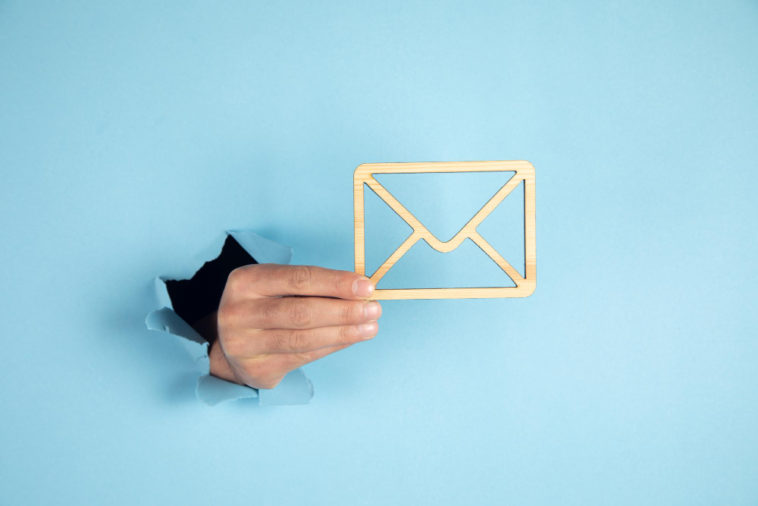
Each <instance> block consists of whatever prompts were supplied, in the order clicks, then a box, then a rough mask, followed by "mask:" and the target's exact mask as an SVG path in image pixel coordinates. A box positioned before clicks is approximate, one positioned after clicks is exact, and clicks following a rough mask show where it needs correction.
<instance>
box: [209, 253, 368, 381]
mask: <svg viewBox="0 0 758 506" xmlns="http://www.w3.org/2000/svg"><path fill="white" fill-rule="evenodd" d="M373 291H374V285H373V284H372V283H371V281H369V280H368V278H366V277H365V276H361V275H359V274H356V273H354V272H347V271H335V270H331V269H324V268H321V267H310V266H303V265H292V266H290V265H276V264H260V265H247V266H245V267H239V268H237V269H235V270H234V271H232V272H231V274H229V278H228V279H227V282H226V287H225V288H224V293H223V295H222V297H221V302H220V304H219V308H218V312H217V313H216V328H217V331H218V338H217V339H216V341H215V342H214V343H213V346H212V347H211V352H210V362H211V374H213V375H214V376H218V377H220V378H223V379H226V380H229V381H234V382H237V383H241V384H245V385H249V386H251V387H254V388H274V387H275V386H276V385H278V384H279V382H280V381H281V380H282V378H284V376H285V375H286V374H287V373H288V372H290V371H291V370H293V369H297V368H298V367H300V366H302V365H304V364H307V363H308V362H312V361H314V360H317V359H319V358H321V357H324V356H326V355H328V354H330V353H334V352H335V351H339V350H341V349H343V348H346V347H348V346H350V345H351V344H355V343H357V342H360V341H365V340H367V339H371V338H372V337H374V336H375V335H376V333H377V331H378V324H377V321H376V320H377V319H378V318H379V316H381V314H382V308H381V306H380V305H379V303H378V302H375V301H366V300H362V299H366V298H367V297H370V296H371V294H372V293H373Z"/></svg>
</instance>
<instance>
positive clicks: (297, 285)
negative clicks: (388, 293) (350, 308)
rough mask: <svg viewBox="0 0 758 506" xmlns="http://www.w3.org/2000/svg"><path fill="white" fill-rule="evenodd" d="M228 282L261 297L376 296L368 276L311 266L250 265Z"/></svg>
mask: <svg viewBox="0 0 758 506" xmlns="http://www.w3.org/2000/svg"><path fill="white" fill-rule="evenodd" d="M229 283H232V284H234V285H235V288H236V289H239V290H240V291H242V292H244V293H248V294H249V295H250V296H258V297H261V296H262V297H276V296H281V295H304V296H315V297H338V298H341V299H365V298H368V297H370V296H371V294H373V293H374V284H373V283H372V282H371V281H370V280H369V279H368V278H367V277H366V276H361V275H360V274H357V273H355V272H350V271H338V270H333V269H325V268H323V267H315V266H312V265H279V264H257V265H248V266H245V267H240V268H238V269H235V270H234V271H232V273H231V274H230V275H229V280H228V281H227V284H229Z"/></svg>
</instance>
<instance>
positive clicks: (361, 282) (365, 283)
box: [353, 278, 374, 297]
mask: <svg viewBox="0 0 758 506" xmlns="http://www.w3.org/2000/svg"><path fill="white" fill-rule="evenodd" d="M372 293H374V283H372V282H371V280H370V279H368V278H361V279H356V280H355V281H353V295H356V296H358V297H368V296H370V295H371V294H372Z"/></svg>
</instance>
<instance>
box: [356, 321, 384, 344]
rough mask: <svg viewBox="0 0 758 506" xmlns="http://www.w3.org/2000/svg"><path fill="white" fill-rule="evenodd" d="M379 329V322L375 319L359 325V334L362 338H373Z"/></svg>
mask: <svg viewBox="0 0 758 506" xmlns="http://www.w3.org/2000/svg"><path fill="white" fill-rule="evenodd" d="M378 331H379V324H378V323H377V322H375V321H373V322H366V323H361V324H360V325H358V335H359V336H360V337H361V338H362V339H364V340H365V339H371V338H372V337H374V336H375V335H376V333H377V332H378Z"/></svg>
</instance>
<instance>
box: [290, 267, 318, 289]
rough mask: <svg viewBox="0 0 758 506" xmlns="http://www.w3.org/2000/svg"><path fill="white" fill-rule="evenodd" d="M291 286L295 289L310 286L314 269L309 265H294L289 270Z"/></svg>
mask: <svg viewBox="0 0 758 506" xmlns="http://www.w3.org/2000/svg"><path fill="white" fill-rule="evenodd" d="M288 276H289V279H288V283H289V287H290V288H291V289H292V290H294V291H301V290H304V289H305V288H308V287H309V286H310V284H311V280H312V279H313V269H311V267H310V266H308V265H294V266H292V268H291V269H290V270H289V274H288Z"/></svg>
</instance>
